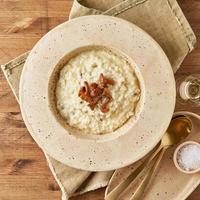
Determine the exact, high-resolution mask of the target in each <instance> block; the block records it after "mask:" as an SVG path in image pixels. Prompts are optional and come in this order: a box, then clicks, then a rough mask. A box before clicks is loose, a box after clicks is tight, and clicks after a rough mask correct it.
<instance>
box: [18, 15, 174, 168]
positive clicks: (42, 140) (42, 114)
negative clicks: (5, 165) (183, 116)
mask: <svg viewBox="0 0 200 200" xmlns="http://www.w3.org/2000/svg"><path fill="white" fill-rule="evenodd" d="M92 46H103V47H107V48H109V49H113V50H114V51H118V52H121V53H122V54H124V55H126V57H127V58H129V59H130V60H131V62H133V63H134V64H135V65H136V68H137V71H138V77H140V84H141V86H142V96H141V101H140V104H141V105H140V109H139V114H138V115H137V117H136V118H131V119H130V120H129V121H128V122H127V123H126V124H125V125H124V126H122V127H121V128H119V129H117V130H116V131H114V132H113V133H111V134H106V135H99V136H92V135H86V136H84V137H83V136H81V135H80V134H79V135H78V134H77V135H76V134H74V133H73V134H72V131H73V130H72V129H71V128H70V127H69V126H65V125H63V123H60V121H59V120H58V118H57V117H56V115H55V113H54V112H52V101H51V97H52V95H51V94H50V93H51V92H50V90H49V88H50V85H51V84H52V76H53V74H54V72H55V68H56V66H58V63H62V61H66V59H67V58H68V57H69V55H71V54H73V53H74V52H77V51H79V50H80V49H85V48H88V47H90V48H91V47H92ZM19 96H20V107H21V111H22V116H23V118H24V121H25V123H26V126H27V127H28V129H29V131H30V133H31V135H32V137H33V138H34V139H35V140H36V142H37V143H38V144H39V146H40V147H41V148H42V149H43V150H45V151H46V152H47V154H48V155H50V156H51V157H53V158H55V159H56V160H58V161H60V162H62V163H64V164H66V165H68V166H71V167H74V168H79V169H83V170H90V171H105V170H113V169H116V168H121V167H124V166H127V165H129V164H131V163H133V162H135V161H137V160H139V159H140V158H142V157H143V156H144V155H146V154H147V153H148V152H149V151H150V150H152V148H153V147H154V146H155V145H156V144H157V143H158V142H159V140H160V139H161V137H162V136H163V134H164V132H165V130H166V129H167V127H168V125H169V123H170V120H171V117H172V115H173V111H174V106H175V81H174V75H173V71H172V68H171V65H170V63H169V61H168V58H167V57H166V55H165V53H164V52H163V50H162V49H161V47H160V46H159V45H158V44H157V43H156V42H155V41H154V40H153V39H152V37H150V36H149V35H148V34H147V33H146V32H144V31H143V30H142V29H140V28H139V27H137V26H135V25H133V24H131V23H129V22H127V21H125V20H122V19H119V18H115V17H110V16H104V15H99V16H98V15H95V16H85V17H80V18H76V19H73V20H70V21H68V22H66V23H63V24H61V25H59V26H58V27H56V28H55V29H53V30H51V31H50V32H49V33H48V34H46V35H45V36H44V37H43V38H42V39H41V40H40V41H39V42H38V43H37V44H36V45H35V47H34V48H33V49H32V51H31V53H30V55H29V57H28V59H27V61H26V63H25V66H24V68H23V72H22V77H21V81H20V92H19Z"/></svg>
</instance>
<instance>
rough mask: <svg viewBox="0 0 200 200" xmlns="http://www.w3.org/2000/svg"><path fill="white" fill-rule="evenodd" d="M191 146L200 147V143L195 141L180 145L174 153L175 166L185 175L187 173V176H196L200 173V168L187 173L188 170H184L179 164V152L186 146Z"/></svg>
mask: <svg viewBox="0 0 200 200" xmlns="http://www.w3.org/2000/svg"><path fill="white" fill-rule="evenodd" d="M189 144H195V145H198V146H199V147H200V144H199V143H198V142H195V141H186V142H183V143H182V144H180V145H179V146H178V147H177V148H176V150H175V151H174V155H173V161H174V164H175V166H176V168H177V169H178V170H179V171H181V172H183V173H185V174H195V173H197V172H199V171H200V168H198V169H195V170H192V171H186V170H184V169H183V168H181V167H180V165H179V164H178V161H177V156H178V152H179V150H180V149H181V148H182V147H184V146H186V145H189Z"/></svg>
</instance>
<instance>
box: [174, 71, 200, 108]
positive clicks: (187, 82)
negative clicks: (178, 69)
mask: <svg viewBox="0 0 200 200" xmlns="http://www.w3.org/2000/svg"><path fill="white" fill-rule="evenodd" d="M176 84H177V100H178V101H179V102H180V103H183V104H185V103H189V104H192V105H194V106H200V74H198V75H196V74H195V75H191V76H188V77H183V78H179V79H177V81H176Z"/></svg>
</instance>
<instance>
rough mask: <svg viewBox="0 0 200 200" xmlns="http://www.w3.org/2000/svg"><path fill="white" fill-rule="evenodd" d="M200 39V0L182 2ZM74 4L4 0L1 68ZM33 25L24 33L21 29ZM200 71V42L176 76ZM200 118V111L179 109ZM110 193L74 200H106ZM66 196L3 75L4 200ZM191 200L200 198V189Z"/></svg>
mask: <svg viewBox="0 0 200 200" xmlns="http://www.w3.org/2000/svg"><path fill="white" fill-rule="evenodd" d="M178 2H179V3H180V6H181V7H182V9H183V11H184V13H185V15H186V17H187V19H188V20H189V22H190V24H191V26H192V28H193V29H194V31H195V33H196V36H197V38H198V40H199V41H200V0H179V1H178ZM71 5H72V1H71V0H0V64H3V63H6V62H8V61H9V60H11V59H13V58H15V57H16V56H18V55H20V54H21V53H24V52H26V51H28V50H30V49H31V48H32V47H33V45H34V44H35V43H36V42H37V41H38V40H39V39H40V38H41V37H42V36H43V35H44V34H45V33H47V32H48V31H49V30H50V29H52V28H53V27H55V26H56V25H58V24H60V23H62V22H64V21H66V20H67V19H68V14H69V11H70V8H71ZM24 20H25V22H28V25H24V29H22V30H20V29H18V28H14V29H13V27H16V25H17V24H18V23H19V22H20V23H22V24H23V23H24ZM192 73H200V42H198V44H197V46H196V49H195V50H194V51H193V52H192V53H191V54H190V55H188V57H187V58H186V59H185V61H184V63H183V64H182V67H181V68H180V70H179V71H178V72H177V74H176V77H180V76H182V75H189V74H192ZM184 109H185V110H189V111H193V112H196V113H198V114H200V108H192V107H185V106H183V107H181V106H177V110H184ZM103 195H104V189H100V190H97V191H94V192H89V193H87V194H85V195H82V196H79V197H75V198H72V199H73V200H103ZM60 198H61V192H60V189H59V187H58V185H57V184H56V182H55V180H54V178H53V176H52V174H51V172H50V170H49V168H48V166H47V164H46V160H45V157H44V155H43V153H42V151H41V150H40V149H39V148H38V146H37V144H36V143H35V142H34V141H33V139H32V138H31V136H30V135H29V133H28V131H27V129H26V127H25V125H24V123H23V121H22V117H21V114H20V109H19V106H18V104H17V101H16V100H15V97H14V95H13V94H12V91H11V90H10V88H9V85H8V84H7V82H6V80H5V78H4V76H3V74H2V71H0V200H13V199H15V200H27V199H28V200H59V199H60ZM188 200H200V187H199V188H197V189H196V190H195V191H194V192H193V193H192V194H191V196H190V197H189V198H188Z"/></svg>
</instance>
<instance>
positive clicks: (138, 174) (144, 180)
mask: <svg viewBox="0 0 200 200" xmlns="http://www.w3.org/2000/svg"><path fill="white" fill-rule="evenodd" d="M191 130H192V123H191V121H190V120H189V119H188V118H186V117H185V116H177V117H175V118H173V119H172V121H171V123H170V125H169V127H168V129H167V132H166V133H165V134H164V136H163V138H162V139H161V142H160V145H159V147H158V148H157V149H156V151H154V152H153V153H152V154H151V155H150V156H149V157H147V158H146V159H145V161H144V162H143V163H142V164H141V165H139V166H138V167H137V168H136V170H134V171H133V172H132V173H131V174H130V175H129V176H128V177H127V178H126V179H125V180H124V181H122V182H121V183H120V184H119V185H117V186H116V187H115V188H114V189H113V190H112V191H111V192H110V193H109V194H108V195H107V196H106V197H105V200H117V199H120V198H119V197H120V196H121V195H120V194H121V193H122V192H123V191H124V190H125V189H126V188H127V187H128V186H129V184H130V183H132V181H134V182H136V183H137V187H135V191H132V192H131V193H132V194H133V195H132V196H131V200H136V199H141V198H140V197H141V195H142V194H143V192H144V190H145V188H146V186H147V185H148V184H149V180H150V179H151V177H153V175H154V174H155V171H156V169H157V167H158V166H159V163H160V161H161V159H162V157H163V155H164V153H165V151H166V150H167V149H168V148H169V147H170V146H172V145H174V144H177V143H179V142H180V141H181V140H182V139H184V138H186V137H187V136H188V135H189V133H190V132H191ZM158 154H159V155H158ZM152 161H153V162H154V164H152ZM144 174H145V175H144Z"/></svg>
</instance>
